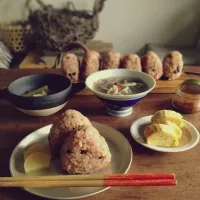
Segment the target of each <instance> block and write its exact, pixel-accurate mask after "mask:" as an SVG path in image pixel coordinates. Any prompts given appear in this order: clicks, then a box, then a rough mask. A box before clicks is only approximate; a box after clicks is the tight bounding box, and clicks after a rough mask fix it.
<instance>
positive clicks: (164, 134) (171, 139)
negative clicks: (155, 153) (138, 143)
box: [144, 124, 179, 147]
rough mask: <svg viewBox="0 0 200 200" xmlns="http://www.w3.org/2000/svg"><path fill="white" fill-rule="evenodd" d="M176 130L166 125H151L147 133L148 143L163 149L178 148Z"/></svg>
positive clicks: (146, 130) (145, 132)
mask: <svg viewBox="0 0 200 200" xmlns="http://www.w3.org/2000/svg"><path fill="white" fill-rule="evenodd" d="M174 132H175V131H174V128H173V127H172V126H170V125H166V124H151V125H149V126H148V127H147V128H146V129H145V131H144V134H145V138H146V143H147V144H149V145H154V146H161V147H176V146H178V145H179V140H178V137H177V135H176V133H174Z"/></svg>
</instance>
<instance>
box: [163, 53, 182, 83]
mask: <svg viewBox="0 0 200 200" xmlns="http://www.w3.org/2000/svg"><path fill="white" fill-rule="evenodd" d="M163 70H164V77H166V78H168V80H174V79H177V78H179V77H180V76H181V74H182V70H183V56H182V54H181V53H180V52H178V51H172V52H169V53H168V54H167V55H166V56H165V57H164V59H163Z"/></svg>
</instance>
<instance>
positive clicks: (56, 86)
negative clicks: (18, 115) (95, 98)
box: [0, 74, 85, 116]
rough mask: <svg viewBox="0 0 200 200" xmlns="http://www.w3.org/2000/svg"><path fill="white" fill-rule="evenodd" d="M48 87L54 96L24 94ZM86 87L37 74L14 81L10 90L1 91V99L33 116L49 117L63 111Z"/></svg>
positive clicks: (65, 78)
mask: <svg viewBox="0 0 200 200" xmlns="http://www.w3.org/2000/svg"><path fill="white" fill-rule="evenodd" d="M44 85H47V86H48V88H49V89H50V90H52V91H53V92H52V94H49V95H47V96H37V97H35V96H31V97H27V96H24V94H25V93H26V92H28V91H33V90H35V89H38V88H40V87H43V86H44ZM84 87H85V84H84V83H76V84H72V83H71V81H70V80H69V79H68V78H67V77H65V76H62V75H59V74H36V75H30V76H25V77H22V78H19V79H17V80H15V81H13V82H12V83H11V84H10V85H9V86H8V88H6V89H3V90H1V91H0V99H5V100H8V101H10V102H11V103H12V104H13V105H14V106H15V107H16V108H17V109H18V110H20V111H21V112H23V113H26V114H28V115H31V116H48V115H52V114H54V113H56V112H58V111H59V110H61V109H62V108H63V107H64V106H65V105H66V104H67V101H68V99H69V97H70V96H71V95H72V94H74V93H75V92H77V91H80V90H81V89H83V88H84Z"/></svg>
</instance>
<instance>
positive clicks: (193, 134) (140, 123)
mask: <svg viewBox="0 0 200 200" xmlns="http://www.w3.org/2000/svg"><path fill="white" fill-rule="evenodd" d="M151 117H152V115H150V116H146V117H142V118H139V119H137V120H136V121H135V122H133V124H132V125H131V128H130V131H131V135H132V137H133V139H134V140H135V141H136V142H138V143H139V144H141V145H143V146H145V147H147V148H149V149H153V150H155V151H161V152H181V151H186V150H189V149H191V148H193V147H194V146H196V145H197V144H198V142H199V131H198V130H197V129H196V128H195V127H194V126H193V125H192V124H191V123H190V122H188V121H186V120H183V122H184V127H183V128H182V131H183V135H182V137H181V139H180V140H179V146H177V147H159V146H153V145H148V144H146V141H145V138H144V130H145V128H146V127H147V126H148V125H149V124H150V123H151Z"/></svg>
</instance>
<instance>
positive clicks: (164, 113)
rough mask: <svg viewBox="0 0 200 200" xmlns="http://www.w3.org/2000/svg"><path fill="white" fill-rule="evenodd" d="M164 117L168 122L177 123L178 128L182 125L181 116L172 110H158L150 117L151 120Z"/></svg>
mask: <svg viewBox="0 0 200 200" xmlns="http://www.w3.org/2000/svg"><path fill="white" fill-rule="evenodd" d="M160 118H164V119H166V120H168V121H170V122H173V123H175V124H177V125H178V126H179V127H180V128H182V127H183V116H182V115H181V114H180V113H177V112H175V111H173V110H159V111H157V112H156V113H155V114H154V115H153V117H152V118H151V122H155V121H156V120H158V119H160Z"/></svg>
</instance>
